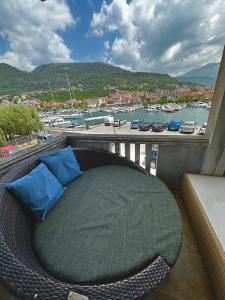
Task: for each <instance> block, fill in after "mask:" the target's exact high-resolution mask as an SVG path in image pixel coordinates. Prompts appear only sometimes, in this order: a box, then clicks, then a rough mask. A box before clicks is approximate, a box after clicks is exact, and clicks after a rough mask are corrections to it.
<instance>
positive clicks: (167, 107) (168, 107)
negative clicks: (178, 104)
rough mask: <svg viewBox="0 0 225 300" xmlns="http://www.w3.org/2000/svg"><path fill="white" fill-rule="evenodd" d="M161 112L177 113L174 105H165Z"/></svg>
mask: <svg viewBox="0 0 225 300" xmlns="http://www.w3.org/2000/svg"><path fill="white" fill-rule="evenodd" d="M161 110H162V111H164V112H169V113H172V112H175V111H176V109H175V107H174V105H170V104H169V105H163V106H162V108H161Z"/></svg>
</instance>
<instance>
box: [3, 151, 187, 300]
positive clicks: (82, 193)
mask: <svg viewBox="0 0 225 300" xmlns="http://www.w3.org/2000/svg"><path fill="white" fill-rule="evenodd" d="M75 154H76V157H77V160H78V161H79V164H80V167H81V169H82V170H84V175H82V176H81V177H80V178H78V179H76V180H75V182H74V183H71V184H70V185H69V186H68V187H67V190H66V191H65V196H63V197H62V199H61V200H60V201H59V203H57V204H56V206H55V207H53V208H52V209H51V210H50V212H49V214H48V216H47V218H46V221H44V222H43V223H37V222H35V221H34V220H33V218H32V216H31V214H30V212H29V211H28V210H27V209H26V208H25V207H24V206H23V205H22V204H21V203H20V202H19V201H18V199H16V197H15V196H13V195H12V193H11V192H9V191H8V190H7V189H6V184H8V183H9V182H12V181H14V180H16V179H18V178H20V177H22V176H24V175H25V174H27V173H28V172H30V171H31V170H32V168H34V167H35V166H36V165H37V164H38V163H39V160H38V157H33V158H31V159H28V160H25V161H23V162H21V163H20V164H18V165H17V166H16V167H15V168H13V169H12V170H10V171H9V172H8V174H7V175H5V177H4V178H2V180H1V182H0V283H2V284H3V285H5V286H6V287H7V288H8V289H9V290H10V291H11V292H12V293H14V294H15V295H16V296H17V297H18V298H20V299H41V300H54V299H55V300H63V299H65V300H66V299H68V297H69V295H70V293H71V292H76V293H78V294H81V295H84V296H85V297H87V298H84V299H93V300H94V299H96V300H97V299H102V300H109V299H112V300H113V299H118V300H122V299H127V300H131V299H138V298H141V297H143V296H144V295H145V294H147V293H149V292H151V291H152V290H154V289H155V288H156V287H158V285H159V284H160V283H161V282H162V281H163V280H164V278H165V277H166V276H167V274H168V273H169V272H170V270H171V268H172V267H173V265H174V264H175V262H176V259H177V257H178V254H179V251H180V247H181V240H182V230H181V221H180V215H179V211H178V208H177V206H176V203H175V200H174V198H173V196H172V194H171V193H170V192H169V190H168V189H167V188H166V186H165V185H164V184H163V183H162V182H161V181H160V179H158V178H157V177H153V176H151V175H148V174H147V173H146V171H145V170H144V169H143V168H141V167H138V166H137V165H135V164H134V163H132V162H131V161H128V160H126V159H124V158H122V157H120V156H118V155H114V154H111V153H108V152H105V151H96V150H87V149H76V150H75ZM88 178H89V180H90V182H91V184H87V185H86V186H84V185H85V184H86V182H87V180H88ZM111 179H112V180H111ZM96 185H98V186H96ZM73 195H74V201H73ZM91 197H92V198H91ZM90 198H91V200H90ZM85 199H86V200H85ZM85 201H86V202H85ZM73 202H74V203H75V204H74V203H73ZM79 203H81V206H80V205H79ZM85 203H87V205H86V204H85ZM71 205H72V206H73V207H71ZM85 205H86V206H85ZM79 206H80V207H79ZM66 207H67V208H66ZM56 220H58V222H56ZM66 220H67V221H66ZM70 241H71V243H70ZM68 245H69V246H68ZM71 245H72V248H71ZM68 247H69V248H68ZM73 247H74V248H73ZM60 255H61V256H60ZM64 279H65V280H64ZM74 299H76V297H75V298H74Z"/></svg>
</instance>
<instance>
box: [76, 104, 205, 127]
mask: <svg viewBox="0 0 225 300" xmlns="http://www.w3.org/2000/svg"><path fill="white" fill-rule="evenodd" d="M104 115H111V116H114V118H115V120H119V119H121V120H127V121H128V122H130V121H132V120H141V121H150V122H163V123H166V122H167V123H168V122H170V121H171V120H182V121H184V122H185V121H194V122H197V125H199V126H201V125H202V124H204V123H205V122H207V120H208V115H209V110H208V109H205V108H189V107H185V108H183V109H181V110H180V111H176V112H173V113H168V112H163V111H157V112H154V111H147V110H144V109H139V110H136V111H133V112H119V113H115V114H113V113H106V112H96V113H85V114H84V118H91V117H99V116H104ZM73 121H74V122H75V123H79V122H78V120H73ZM80 121H81V123H82V120H80Z"/></svg>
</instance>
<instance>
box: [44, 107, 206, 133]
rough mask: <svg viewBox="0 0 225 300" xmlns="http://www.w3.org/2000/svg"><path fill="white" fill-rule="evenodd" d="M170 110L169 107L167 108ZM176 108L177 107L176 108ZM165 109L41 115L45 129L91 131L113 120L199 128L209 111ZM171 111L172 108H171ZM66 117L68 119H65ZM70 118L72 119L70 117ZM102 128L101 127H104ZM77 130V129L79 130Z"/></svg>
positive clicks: (203, 108) (183, 108) (180, 108)
mask: <svg viewBox="0 0 225 300" xmlns="http://www.w3.org/2000/svg"><path fill="white" fill-rule="evenodd" d="M166 107H167V108H168V106H166ZM174 107H175V106H174ZM164 109H165V107H162V109H161V110H159V109H158V108H156V107H153V108H152V110H151V109H150V108H147V109H144V108H142V107H139V108H138V109H137V108H136V109H135V110H130V111H128V110H127V109H125V110H123V108H120V109H113V110H108V109H106V110H97V109H96V110H94V111H91V112H82V113H81V112H80V113H77V112H76V113H75V112H73V111H71V112H67V113H65V111H63V112H61V113H60V112H58V113H57V114H55V113H52V112H50V113H45V114H41V120H42V123H43V125H44V127H45V128H65V129H66V128H76V127H78V128H82V127H83V128H86V129H90V128H92V127H93V126H94V127H95V126H97V125H100V124H102V126H104V125H103V124H104V121H105V120H106V119H108V118H111V119H113V120H115V121H118V120H126V121H127V122H128V123H130V122H132V121H133V120H139V121H141V122H143V121H148V122H152V123H158V122H160V123H169V122H170V121H171V120H173V119H175V120H180V121H182V122H188V121H193V122H196V123H197V126H202V125H203V124H204V123H206V122H207V119H208V115H209V110H208V109H206V107H204V106H197V107H179V109H176V110H174V111H173V112H167V111H164ZM169 109H171V106H170V108H169ZM65 116H66V117H65ZM68 116H70V117H68ZM102 126H101V127H102ZM78 128H77V129H78Z"/></svg>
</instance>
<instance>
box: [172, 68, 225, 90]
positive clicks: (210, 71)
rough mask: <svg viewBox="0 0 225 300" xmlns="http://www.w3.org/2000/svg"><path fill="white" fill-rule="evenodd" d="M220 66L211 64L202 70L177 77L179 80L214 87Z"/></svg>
mask: <svg viewBox="0 0 225 300" xmlns="http://www.w3.org/2000/svg"><path fill="white" fill-rule="evenodd" d="M219 66H220V64H219V63H210V64H207V65H204V66H202V67H200V68H196V69H193V70H191V71H189V72H187V73H186V74H184V75H182V76H179V77H177V79H178V80H183V81H188V82H197V83H199V84H204V85H212V86H213V85H215V82H216V78H217V74H218V70H219Z"/></svg>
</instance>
